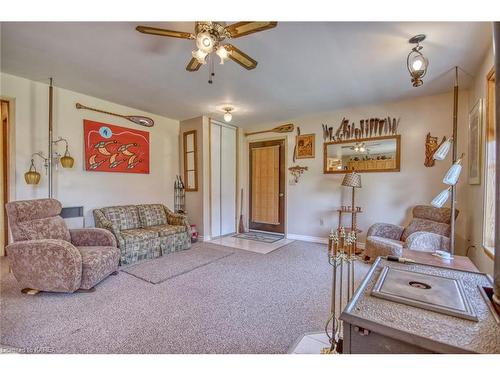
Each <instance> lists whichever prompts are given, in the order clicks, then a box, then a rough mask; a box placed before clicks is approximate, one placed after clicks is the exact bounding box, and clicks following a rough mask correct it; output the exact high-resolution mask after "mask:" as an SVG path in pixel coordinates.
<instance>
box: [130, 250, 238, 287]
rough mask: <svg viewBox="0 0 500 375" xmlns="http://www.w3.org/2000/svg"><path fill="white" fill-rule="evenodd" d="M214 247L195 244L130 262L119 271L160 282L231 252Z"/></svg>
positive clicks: (155, 282) (228, 254)
mask: <svg viewBox="0 0 500 375" xmlns="http://www.w3.org/2000/svg"><path fill="white" fill-rule="evenodd" d="M214 247H215V246H213V247H209V246H203V247H201V246H196V247H193V248H191V249H190V250H184V251H178V252H175V253H171V254H167V255H165V256H162V257H161V258H157V259H151V260H146V261H144V262H139V263H136V264H132V265H130V266H127V267H123V268H122V269H121V271H122V272H126V273H128V274H129V275H132V276H135V277H137V278H138V279H141V280H144V281H146V282H149V283H151V284H160V283H163V282H165V281H167V280H169V279H171V278H172V277H176V276H180V275H182V274H184V273H186V272H191V271H193V270H195V269H196V268H199V267H203V266H206V265H207V264H210V263H212V262H215V261H217V260H219V259H222V258H225V257H227V256H230V255H231V254H233V251H230V250H229V249H223V248H220V247H219V248H217V247H215V248H214Z"/></svg>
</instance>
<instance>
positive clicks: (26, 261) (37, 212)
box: [6, 199, 120, 293]
mask: <svg viewBox="0 0 500 375" xmlns="http://www.w3.org/2000/svg"><path fill="white" fill-rule="evenodd" d="M6 208H7V216H8V218H9V225H10V229H11V232H12V238H13V240H14V242H13V243H12V244H10V245H9V246H7V248H6V249H7V254H8V258H9V260H10V265H11V268H12V272H13V273H14V276H15V278H16V279H17V281H18V282H19V284H20V285H21V287H22V288H23V291H29V292H30V293H34V292H37V291H47V292H74V291H76V290H78V289H83V290H92V288H93V287H94V285H96V284H97V283H99V282H100V281H102V280H103V279H104V278H106V277H107V276H108V275H110V274H111V273H115V272H116V271H117V269H118V262H119V259H120V251H119V249H118V248H117V247H116V240H115V237H114V236H113V234H112V233H111V232H109V231H107V230H105V229H98V228H85V229H68V228H67V226H66V223H65V222H64V219H63V218H62V217H61V216H59V214H60V213H61V208H62V207H61V203H60V202H59V201H57V200H55V199H36V200H27V201H16V202H10V203H7V204H6Z"/></svg>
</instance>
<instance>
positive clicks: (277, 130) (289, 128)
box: [245, 124, 293, 136]
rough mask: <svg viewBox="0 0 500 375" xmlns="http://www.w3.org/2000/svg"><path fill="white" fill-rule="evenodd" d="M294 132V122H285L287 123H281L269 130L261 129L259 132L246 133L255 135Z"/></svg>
mask: <svg viewBox="0 0 500 375" xmlns="http://www.w3.org/2000/svg"><path fill="white" fill-rule="evenodd" d="M290 132H293V124H285V125H280V126H277V127H275V128H273V129H269V130H261V131H258V132H253V133H245V135H247V136H248V135H254V134H261V133H290Z"/></svg>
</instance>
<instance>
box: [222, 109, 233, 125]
mask: <svg viewBox="0 0 500 375" xmlns="http://www.w3.org/2000/svg"><path fill="white" fill-rule="evenodd" d="M232 118H233V115H232V114H231V112H229V111H226V113H224V121H225V122H229V121H231V120H232Z"/></svg>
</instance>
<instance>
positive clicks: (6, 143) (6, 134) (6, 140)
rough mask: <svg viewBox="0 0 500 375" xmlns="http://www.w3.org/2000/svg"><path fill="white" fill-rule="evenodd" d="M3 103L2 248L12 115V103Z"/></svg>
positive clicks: (0, 252)
mask: <svg viewBox="0 0 500 375" xmlns="http://www.w3.org/2000/svg"><path fill="white" fill-rule="evenodd" d="M3 103H6V104H7V116H8V117H7V121H5V123H4V120H3V119H0V121H1V126H2V129H0V131H1V132H2V160H1V163H2V164H3V168H2V171H3V175H2V176H1V179H2V184H3V193H2V195H3V197H2V200H3V204H2V209H1V211H2V212H1V215H3V219H4V225H3V228H0V230H1V231H2V232H3V241H4V246H7V245H8V243H9V225H8V219H7V211H6V209H5V203H7V202H9V196H10V178H9V177H10V158H9V153H10V143H11V142H10V133H11V132H10V130H11V113H12V102H11V101H9V100H4V99H3V98H2V99H1V100H0V105H2V104H3ZM3 255H7V251H6V250H5V247H4V248H2V249H0V256H3Z"/></svg>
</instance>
